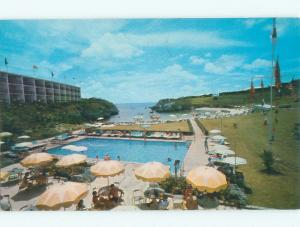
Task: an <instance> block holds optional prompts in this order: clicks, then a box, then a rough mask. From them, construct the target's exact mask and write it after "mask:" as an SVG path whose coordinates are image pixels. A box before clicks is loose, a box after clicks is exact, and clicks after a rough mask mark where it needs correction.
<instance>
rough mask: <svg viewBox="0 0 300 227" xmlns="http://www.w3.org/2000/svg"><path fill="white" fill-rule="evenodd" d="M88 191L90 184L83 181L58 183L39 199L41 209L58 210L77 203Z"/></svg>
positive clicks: (38, 203)
mask: <svg viewBox="0 0 300 227" xmlns="http://www.w3.org/2000/svg"><path fill="white" fill-rule="evenodd" d="M87 193H88V186H87V185H86V184H83V183H77V182H66V183H64V184H57V185H54V186H52V187H50V188H49V189H48V190H47V191H45V192H44V193H43V194H42V195H41V196H40V197H39V198H38V200H37V202H36V207H37V208H38V209H40V210H58V209H60V208H62V207H64V208H66V207H70V206H72V205H73V204H77V203H78V202H79V200H80V199H82V198H83V197H84V196H86V195H87Z"/></svg>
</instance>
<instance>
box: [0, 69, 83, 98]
mask: <svg viewBox="0 0 300 227" xmlns="http://www.w3.org/2000/svg"><path fill="white" fill-rule="evenodd" d="M80 99H81V94H80V87H75V86H71V85H68V84H62V83H57V82H54V81H49V80H43V79H38V78H33V77H29V76H24V75H17V74H14V73H7V72H2V71H0V102H6V103H14V102H21V103H33V102H42V103H58V102H70V101H79V100H80Z"/></svg>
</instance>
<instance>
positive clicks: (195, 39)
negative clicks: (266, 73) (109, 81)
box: [81, 31, 249, 58]
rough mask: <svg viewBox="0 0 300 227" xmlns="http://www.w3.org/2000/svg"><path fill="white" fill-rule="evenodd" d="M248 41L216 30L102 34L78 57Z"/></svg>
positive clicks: (136, 54)
mask: <svg viewBox="0 0 300 227" xmlns="http://www.w3.org/2000/svg"><path fill="white" fill-rule="evenodd" d="M247 45H249V44H247V43H245V42H242V41H239V40H232V39H226V38H223V37H221V36H220V34H219V33H217V32H197V31H174V32H164V33H148V34H133V33H105V34H103V35H101V36H100V37H99V38H98V39H97V40H95V41H93V42H92V43H91V44H90V46H89V47H88V48H86V49H84V50H83V51H82V54H81V55H82V56H83V57H85V56H89V57H104V58H106V57H117V58H129V57H134V56H139V55H141V54H142V53H143V51H144V50H143V48H149V47H173V48H176V47H178V46H180V47H182V48H194V49H200V48H202V49H207V48H224V47H233V46H247Z"/></svg>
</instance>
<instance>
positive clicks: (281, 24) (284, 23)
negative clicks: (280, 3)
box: [264, 18, 300, 38]
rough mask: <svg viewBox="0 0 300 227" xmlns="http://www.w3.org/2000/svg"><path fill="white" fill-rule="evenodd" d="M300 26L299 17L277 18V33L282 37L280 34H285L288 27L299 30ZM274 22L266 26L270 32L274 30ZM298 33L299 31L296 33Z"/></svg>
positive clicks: (265, 28)
mask: <svg viewBox="0 0 300 227" xmlns="http://www.w3.org/2000/svg"><path fill="white" fill-rule="evenodd" d="M299 26H300V20H299V19H298V18H295V19H292V18H289V19H286V18H278V19H277V20H276V28H277V35H278V37H279V38H280V35H284V34H285V33H286V31H287V30H288V29H295V30H298V29H299ZM272 27H273V24H272V23H270V24H268V25H266V26H265V27H264V30H266V31H269V32H270V34H271V32H272ZM295 35H297V32H296V33H295Z"/></svg>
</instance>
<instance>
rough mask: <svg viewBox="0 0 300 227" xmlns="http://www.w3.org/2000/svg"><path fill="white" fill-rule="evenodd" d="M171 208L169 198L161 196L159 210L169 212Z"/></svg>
mask: <svg viewBox="0 0 300 227" xmlns="http://www.w3.org/2000/svg"><path fill="white" fill-rule="evenodd" d="M168 206H169V202H168V197H167V196H166V195H164V194H162V195H160V198H159V202H158V209H160V210H167V209H168Z"/></svg>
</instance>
